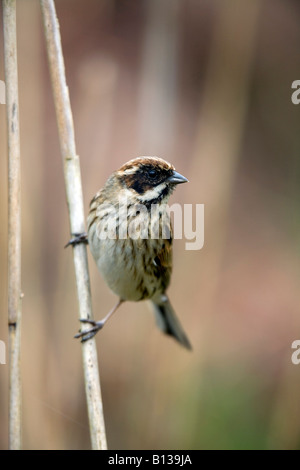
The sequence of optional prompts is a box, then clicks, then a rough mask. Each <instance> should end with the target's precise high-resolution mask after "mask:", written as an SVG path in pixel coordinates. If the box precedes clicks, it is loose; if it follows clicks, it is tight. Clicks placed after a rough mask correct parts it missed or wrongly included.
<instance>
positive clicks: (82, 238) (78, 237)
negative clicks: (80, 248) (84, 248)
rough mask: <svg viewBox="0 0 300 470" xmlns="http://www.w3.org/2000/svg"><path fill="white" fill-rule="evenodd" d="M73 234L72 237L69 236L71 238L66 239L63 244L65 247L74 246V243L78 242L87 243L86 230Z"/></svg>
mask: <svg viewBox="0 0 300 470" xmlns="http://www.w3.org/2000/svg"><path fill="white" fill-rule="evenodd" d="M73 235H74V238H71V240H69V241H68V243H67V244H66V245H65V248H67V247H68V246H70V245H72V246H75V245H79V244H80V243H84V244H86V245H87V244H88V243H89V241H88V236H87V233H86V232H83V233H73Z"/></svg>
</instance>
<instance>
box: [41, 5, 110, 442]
mask: <svg viewBox="0 0 300 470" xmlns="http://www.w3.org/2000/svg"><path fill="white" fill-rule="evenodd" d="M40 4H41V8H42V13H43V21H44V31H45V38H46V45H47V52H48V61H49V68H50V75H51V82H52V89H53V96H54V103H55V110H56V118H57V125H58V132H59V139H60V147H61V153H62V158H63V164H64V176H65V186H66V196H67V202H68V207H69V218H70V229H71V234H72V235H74V234H76V233H82V232H84V231H85V218H84V210H83V197H82V187H81V176H80V164H79V156H78V155H77V154H76V148H75V139H74V127H73V117H72V111H71V105H70V99H69V92H68V87H67V84H66V77H65V67H64V59H63V53H62V46H61V38H60V32H59V24H58V19H57V16H56V11H55V5H54V1H53V0H41V1H40ZM73 256H74V266H75V276H76V285H77V295H78V303H79V318H81V319H92V317H93V316H92V306H91V294H90V281H89V272H88V263H87V251H86V246H85V245H84V244H79V245H76V246H74V247H73ZM86 328H89V326H86ZM82 357H83V369H84V379H85V390H86V398H87V407H88V416H89V424H90V435H91V444H92V449H95V450H96V449H98V450H105V449H106V448H107V444H106V434H105V425H104V417H103V406H102V398H101V389H100V380H99V371H98V360H97V350H96V343H95V339H91V340H89V341H86V342H84V343H82Z"/></svg>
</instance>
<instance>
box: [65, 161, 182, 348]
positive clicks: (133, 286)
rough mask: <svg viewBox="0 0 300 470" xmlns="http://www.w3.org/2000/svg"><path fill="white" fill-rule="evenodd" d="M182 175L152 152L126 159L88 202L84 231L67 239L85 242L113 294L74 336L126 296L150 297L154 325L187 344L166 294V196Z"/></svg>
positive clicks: (86, 335)
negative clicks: (107, 304) (109, 302)
mask: <svg viewBox="0 0 300 470" xmlns="http://www.w3.org/2000/svg"><path fill="white" fill-rule="evenodd" d="M187 181H188V180H187V179H186V178H185V177H184V176H182V175H181V174H180V173H178V172H177V171H176V170H175V168H174V166H173V165H171V164H170V163H168V162H166V161H164V160H162V159H161V158H157V157H140V158H136V159H134V160H130V161H129V162H127V163H125V164H124V165H123V166H121V168H120V169H119V170H117V171H115V172H114V173H113V174H112V175H111V176H110V177H109V178H108V180H107V181H106V183H105V185H104V187H103V188H102V189H101V190H100V191H99V192H98V193H97V194H96V195H95V197H94V198H93V199H92V201H91V203H90V210H89V215H88V219H87V226H88V231H87V235H86V234H81V235H79V236H77V237H75V238H74V239H72V240H70V242H69V244H75V243H79V242H84V241H85V242H88V243H89V245H90V249H91V252H92V255H93V257H94V259H95V261H96V264H97V266H98V269H99V271H100V273H101V274H102V276H103V278H104V280H105V281H106V283H107V284H108V286H109V287H110V289H111V290H112V291H113V292H114V293H115V294H116V295H117V296H118V297H119V301H118V303H117V304H116V305H115V307H114V308H113V309H112V310H111V311H110V312H109V313H108V314H107V315H106V317H104V319H103V320H101V321H98V322H96V321H92V320H81V321H82V322H84V323H89V324H90V325H91V328H90V329H88V330H85V331H81V332H79V333H78V334H77V335H76V336H75V337H76V338H81V340H82V341H86V340H88V339H90V338H91V337H93V336H94V335H95V334H96V333H97V331H98V330H100V329H101V328H102V327H103V326H104V324H105V323H106V321H107V320H108V318H109V317H110V316H111V315H112V314H113V313H114V312H115V311H116V310H117V308H118V307H119V306H120V304H121V303H122V302H124V301H126V300H131V301H136V302H137V301H140V300H150V301H151V303H152V305H153V307H154V312H155V315H156V320H157V324H158V326H159V328H160V329H161V330H162V331H163V332H164V333H166V334H168V335H170V336H173V337H174V338H175V339H176V340H177V341H178V342H179V343H180V344H182V345H183V346H185V347H186V348H188V349H191V344H190V342H189V340H188V338H187V336H186V334H185V332H184V331H183V328H182V326H181V324H180V322H179V320H178V318H177V316H176V315H175V312H174V310H173V308H172V306H171V303H170V301H169V299H168V296H167V294H166V290H167V288H168V286H169V284H170V279H171V272H172V226H171V222H170V217H169V212H168V207H167V202H168V199H169V197H170V195H171V194H172V192H173V191H174V189H175V187H176V186H177V184H181V183H186V182H187Z"/></svg>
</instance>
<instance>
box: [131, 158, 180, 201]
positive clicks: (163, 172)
mask: <svg viewBox="0 0 300 470" xmlns="http://www.w3.org/2000/svg"><path fill="white" fill-rule="evenodd" d="M172 174H173V170H172V169H171V168H163V167H159V166H156V165H151V164H141V165H140V166H139V168H138V169H137V171H136V172H135V173H133V174H130V175H127V176H126V183H127V185H128V187H129V188H132V189H134V191H136V192H137V193H138V194H144V193H145V192H146V191H148V190H149V189H153V188H154V187H155V186H158V185H159V184H161V183H163V182H164V181H166V180H167V179H168V178H169V177H170V176H171V175H172Z"/></svg>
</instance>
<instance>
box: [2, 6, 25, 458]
mask: <svg viewBox="0 0 300 470" xmlns="http://www.w3.org/2000/svg"><path fill="white" fill-rule="evenodd" d="M2 6H3V28H4V67H5V82H6V117H7V140H8V328H9V334H8V337H9V448H10V449H13V450H18V449H21V372H20V359H21V354H20V346H21V298H22V294H21V204H20V203H21V191H20V180H21V178H20V176H21V171H20V135H19V100H18V67H17V33H16V0H3V2H2Z"/></svg>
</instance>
